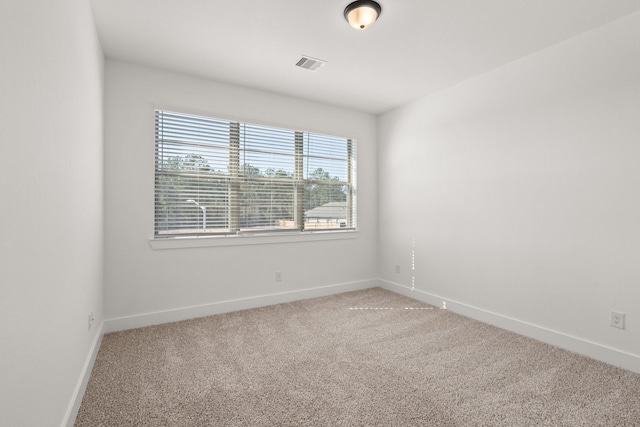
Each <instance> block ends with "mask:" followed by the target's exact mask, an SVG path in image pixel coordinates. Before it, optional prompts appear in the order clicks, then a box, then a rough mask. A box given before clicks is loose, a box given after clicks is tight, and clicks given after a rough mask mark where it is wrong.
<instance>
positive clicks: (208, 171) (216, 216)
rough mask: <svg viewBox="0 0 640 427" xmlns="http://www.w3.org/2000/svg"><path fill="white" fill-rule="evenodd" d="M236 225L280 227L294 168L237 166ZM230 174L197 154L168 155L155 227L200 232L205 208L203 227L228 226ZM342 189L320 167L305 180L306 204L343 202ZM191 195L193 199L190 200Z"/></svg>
mask: <svg viewBox="0 0 640 427" xmlns="http://www.w3.org/2000/svg"><path fill="white" fill-rule="evenodd" d="M239 169H240V170H239V177H238V178H239V183H238V187H237V188H238V199H237V200H238V205H239V208H240V211H239V221H240V224H239V225H240V228H251V227H258V228H264V227H275V226H282V224H283V221H285V222H287V223H291V222H292V221H293V220H294V212H295V206H294V200H295V189H296V182H295V180H294V176H293V174H292V173H290V172H288V171H285V170H282V169H274V168H267V169H266V170H264V171H261V170H260V169H259V168H258V167H256V166H253V165H250V164H243V165H241V166H240V168H239ZM231 179H232V178H231V177H230V176H229V174H228V173H227V172H226V171H221V170H214V169H212V168H211V167H210V165H209V164H208V161H207V159H205V158H204V157H202V156H199V155H195V154H187V155H184V156H172V157H169V158H168V159H167V160H166V161H164V162H163V164H161V165H158V172H157V173H156V188H157V190H156V197H157V200H156V213H155V219H156V228H157V230H158V232H162V231H165V232H179V231H182V232H189V231H191V232H201V231H202V228H203V224H202V220H203V212H202V211H203V210H204V208H206V216H207V224H206V225H207V227H206V228H207V231H209V232H215V231H219V230H223V229H227V228H228V227H229V218H228V216H229V206H228V205H229V191H230V188H231V185H230V184H231ZM346 197H347V196H346V188H345V186H344V185H342V184H341V183H340V180H339V178H338V177H331V176H330V174H329V173H328V172H327V171H325V170H323V169H322V168H318V169H316V170H314V171H313V173H311V174H310V175H309V177H308V180H307V182H306V183H305V194H304V209H305V211H306V210H309V209H313V208H315V207H317V206H322V205H323V204H325V203H328V202H337V201H338V202H343V201H346ZM189 200H193V201H195V202H197V204H198V205H199V206H198V205H196V203H194V202H188V201H189Z"/></svg>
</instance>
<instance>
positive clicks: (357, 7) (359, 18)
mask: <svg viewBox="0 0 640 427" xmlns="http://www.w3.org/2000/svg"><path fill="white" fill-rule="evenodd" d="M380 12H382V8H381V7H380V5H379V4H378V3H376V2H375V1H372V0H358V1H354V2H353V3H351V4H350V5H349V6H347V7H346V8H345V9H344V18H345V19H346V20H347V22H348V23H349V25H351V26H352V27H353V28H355V29H356V30H366V29H367V28H369V27H370V26H372V25H373V24H374V23H375V22H376V20H377V19H378V17H379V16H380Z"/></svg>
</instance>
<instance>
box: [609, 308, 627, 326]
mask: <svg viewBox="0 0 640 427" xmlns="http://www.w3.org/2000/svg"><path fill="white" fill-rule="evenodd" d="M609 324H610V325H611V326H613V327H614V328H619V329H624V313H620V312H618V311H611V316H610V318H609Z"/></svg>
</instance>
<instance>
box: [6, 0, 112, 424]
mask: <svg viewBox="0 0 640 427" xmlns="http://www.w3.org/2000/svg"><path fill="white" fill-rule="evenodd" d="M0 52H2V59H1V61H2V66H0V94H1V95H0V143H1V145H2V158H3V161H2V167H1V168H0V194H1V195H2V203H1V204H0V227H1V228H2V231H1V233H0V234H1V236H2V237H1V238H0V266H1V269H2V271H1V273H0V282H1V283H0V425H3V426H38V427H40V426H59V425H61V424H63V423H65V422H66V420H67V419H69V418H72V417H73V414H72V412H73V403H74V401H75V400H74V397H75V396H76V394H77V391H78V389H79V388H80V387H81V380H80V379H81V377H82V373H83V371H84V367H85V364H86V363H87V361H88V360H89V359H90V356H89V355H90V354H91V352H92V348H94V347H95V345H96V343H97V340H98V339H99V338H100V325H101V322H102V275H103V274H102V273H103V271H102V266H103V202H102V200H103V190H102V188H103V157H102V103H103V56H102V50H101V48H100V46H99V44H98V40H97V36H96V31H95V28H94V24H93V17H92V15H91V10H90V7H89V3H88V2H86V1H80V0H56V1H27V0H25V1H9V2H6V1H3V2H1V3H0ZM91 310H93V311H94V316H95V322H94V326H93V328H92V330H91V331H89V330H88V314H89V312H90V311H91Z"/></svg>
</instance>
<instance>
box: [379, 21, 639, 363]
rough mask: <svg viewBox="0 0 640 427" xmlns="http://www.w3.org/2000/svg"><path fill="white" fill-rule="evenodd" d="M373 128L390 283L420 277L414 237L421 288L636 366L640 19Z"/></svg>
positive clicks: (481, 314) (383, 268)
mask: <svg viewBox="0 0 640 427" xmlns="http://www.w3.org/2000/svg"><path fill="white" fill-rule="evenodd" d="M378 136H379V142H378V143H379V152H378V159H379V195H378V197H379V204H378V208H379V212H378V215H379V224H380V233H379V236H378V238H379V265H380V277H381V278H382V279H383V280H384V282H383V283H384V284H385V286H387V287H389V288H391V289H399V290H403V291H405V292H407V288H406V287H407V286H411V280H412V279H411V277H412V274H411V273H412V272H411V269H410V260H411V251H412V240H413V239H415V256H416V261H415V264H416V267H415V274H413V276H414V277H415V287H416V291H415V292H414V293H413V294H414V295H415V296H418V297H421V298H424V299H427V300H431V301H433V302H438V301H441V300H445V301H446V300H448V301H449V304H448V308H455V309H457V310H458V311H460V312H463V313H465V314H468V315H470V316H474V317H477V318H482V319H484V320H488V321H491V322H493V323H496V324H500V325H502V326H506V327H509V328H511V329H514V330H518V331H520V332H524V333H527V334H529V335H531V336H535V337H537V338H540V339H544V340H546V341H550V342H554V343H556V344H560V345H563V346H565V347H567V348H570V349H572V350H575V351H580V352H583V353H587V354H589V355H591V356H593V357H597V358H600V359H603V360H606V361H609V362H611V363H615V364H618V365H623V366H625V367H627V368H631V369H634V370H637V371H640V196H639V194H640V193H639V189H640V167H639V165H640V14H638V13H636V14H634V15H630V16H628V17H626V18H624V19H622V20H619V21H616V22H614V23H611V24H609V25H606V26H604V27H600V28H598V29H595V30H593V31H590V32H587V33H584V34H582V35H579V36H577V37H575V38H572V39H569V40H566V41H565V42H563V43H560V44H558V45H556V46H553V47H551V48H549V49H546V50H544V51H541V52H539V53H537V54H535V55H531V56H529V57H526V58H524V59H521V60H518V61H516V62H513V63H511V64H508V65H506V66H504V67H501V68H499V69H496V70H494V71H492V72H489V73H486V74H484V75H481V76H478V77H476V78H474V79H472V80H469V81H467V82H465V83H462V84H460V85H457V86H455V87H453V88H450V89H448V90H446V91H443V92H440V93H437V94H435V95H432V96H428V97H425V98H422V99H420V100H418V101H416V102H414V103H411V104H409V105H406V106H404V107H401V108H398V109H396V110H394V111H391V112H388V113H386V114H384V115H382V116H381V117H380V120H379V127H378ZM396 264H400V265H401V273H400V274H396V273H395V270H394V267H395V265H396ZM396 285H401V286H396ZM402 286H404V288H403V287H402ZM408 293H411V292H408ZM611 309H615V310H619V311H622V312H626V315H627V319H626V320H627V328H626V330H624V331H622V330H617V329H613V328H611V327H610V326H609V320H608V316H609V310H611ZM611 349H614V350H616V351H611Z"/></svg>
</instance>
